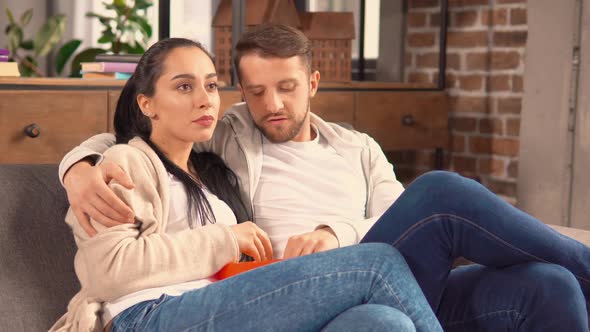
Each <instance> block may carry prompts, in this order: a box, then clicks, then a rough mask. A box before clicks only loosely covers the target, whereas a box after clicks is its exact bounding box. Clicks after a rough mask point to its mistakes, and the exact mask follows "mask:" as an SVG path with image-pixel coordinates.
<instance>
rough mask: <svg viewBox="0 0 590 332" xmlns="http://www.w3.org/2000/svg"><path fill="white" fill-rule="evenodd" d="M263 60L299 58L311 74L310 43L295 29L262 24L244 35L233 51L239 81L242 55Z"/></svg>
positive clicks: (280, 25)
mask: <svg viewBox="0 0 590 332" xmlns="http://www.w3.org/2000/svg"><path fill="white" fill-rule="evenodd" d="M248 54H256V55H258V56H260V57H263V58H275V57H276V58H283V59H286V58H291V57H294V56H299V57H300V59H301V61H302V63H303V65H304V66H305V67H307V70H308V73H309V72H311V41H310V40H309V39H308V38H307V36H305V35H304V34H303V32H301V31H299V30H298V29H296V28H293V27H290V26H288V25H284V24H262V25H259V26H257V27H255V28H254V29H252V30H250V31H248V32H246V33H244V34H243V35H242V37H241V38H240V40H239V41H238V43H237V44H236V48H235V49H234V54H233V58H234V59H233V60H234V68H235V69H236V70H237V74H238V79H240V60H241V59H242V57H243V56H244V55H248Z"/></svg>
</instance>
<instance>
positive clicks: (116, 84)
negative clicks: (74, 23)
mask: <svg viewBox="0 0 590 332" xmlns="http://www.w3.org/2000/svg"><path fill="white" fill-rule="evenodd" d="M125 82H126V81H125V80H110V79H81V78H17V77H0V90H20V89H40V90H69V89H73V90H102V89H120V88H122V87H123V86H124V85H125ZM228 88H229V89H231V87H228ZM320 89H321V90H325V89H326V90H375V89H384V90H410V89H419V90H424V89H433V90H434V89H436V86H435V85H434V84H423V83H392V82H367V81H363V82H350V83H336V82H321V81H320Z"/></svg>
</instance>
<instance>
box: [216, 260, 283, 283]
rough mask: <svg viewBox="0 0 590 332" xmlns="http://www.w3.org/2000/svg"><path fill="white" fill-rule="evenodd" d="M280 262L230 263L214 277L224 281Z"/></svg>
mask: <svg viewBox="0 0 590 332" xmlns="http://www.w3.org/2000/svg"><path fill="white" fill-rule="evenodd" d="M278 261H280V259H271V260H267V261H261V262H238V263H229V264H226V265H225V266H224V267H222V268H221V270H219V272H217V273H216V274H215V275H214V276H213V277H214V278H215V279H217V280H223V279H226V278H229V277H232V276H235V275H236V274H240V273H242V272H246V271H249V270H252V269H255V268H257V267H261V266H264V265H268V264H272V263H276V262H278Z"/></svg>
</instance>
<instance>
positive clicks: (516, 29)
mask: <svg viewBox="0 0 590 332" xmlns="http://www.w3.org/2000/svg"><path fill="white" fill-rule="evenodd" d="M438 6H439V2H438V0H409V1H408V15H407V38H406V56H405V61H406V71H405V75H406V80H407V81H409V82H436V81H437V78H438V41H439V38H438V31H439V30H438V29H439V25H440V8H439V7H438ZM526 10H527V9H526V1H525V0H449V29H448V33H447V66H446V70H447V89H448V93H449V96H450V116H449V126H450V130H451V151H448V152H447V153H446V156H445V168H447V169H449V170H453V171H456V172H459V173H460V174H462V175H465V176H468V177H472V178H476V179H478V180H480V181H481V182H482V183H483V184H484V185H486V186H487V187H488V188H490V189H491V190H492V191H494V192H496V193H497V194H499V195H501V196H502V197H503V198H505V199H506V200H508V201H509V202H511V203H515V197H516V178H517V168H518V151H519V128H520V111H521V100H522V95H523V89H522V85H523V84H522V82H523V80H522V76H523V72H524V47H525V42H526V38H527V15H526ZM388 157H390V158H391V159H392V160H393V162H394V163H395V165H396V171H397V172H398V173H399V174H400V175H401V177H402V178H405V180H406V181H407V180H410V179H411V178H412V177H414V176H416V175H419V174H421V173H423V172H425V171H428V170H431V169H432V159H433V158H432V151H416V152H395V153H388Z"/></svg>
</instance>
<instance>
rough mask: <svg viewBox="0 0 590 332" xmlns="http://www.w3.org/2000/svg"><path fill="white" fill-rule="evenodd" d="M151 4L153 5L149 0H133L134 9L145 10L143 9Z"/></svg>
mask: <svg viewBox="0 0 590 332" xmlns="http://www.w3.org/2000/svg"><path fill="white" fill-rule="evenodd" d="M152 5H153V3H152V2H151V1H146V0H135V6H133V7H134V8H136V9H140V10H145V9H148V8H149V7H151V6H152Z"/></svg>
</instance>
